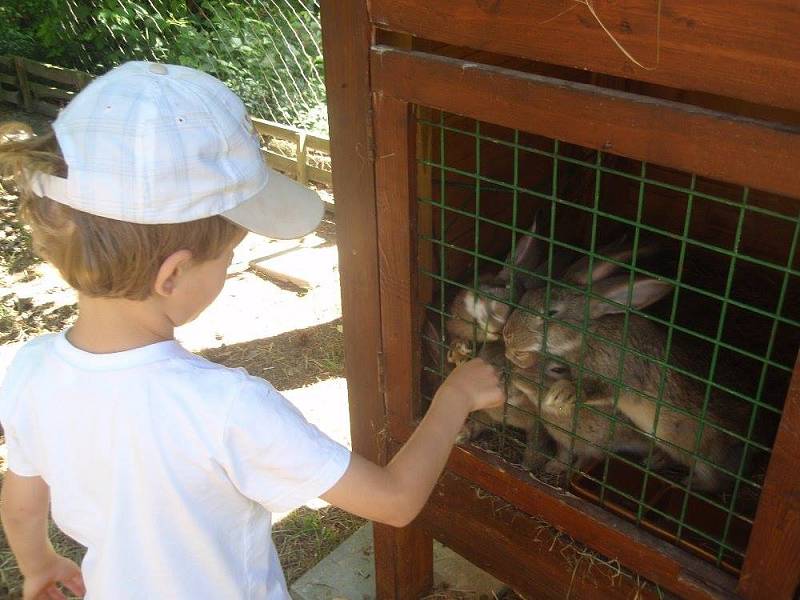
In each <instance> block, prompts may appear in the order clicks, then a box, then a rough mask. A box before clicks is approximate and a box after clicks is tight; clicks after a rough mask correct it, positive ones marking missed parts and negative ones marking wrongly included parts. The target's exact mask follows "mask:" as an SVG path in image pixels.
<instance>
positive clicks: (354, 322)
mask: <svg viewBox="0 0 800 600" xmlns="http://www.w3.org/2000/svg"><path fill="white" fill-rule="evenodd" d="M321 15H322V24H323V27H322V32H323V36H322V37H323V49H324V56H325V81H326V85H327V90H328V111H329V114H330V116H331V119H330V131H331V155H332V156H331V160H332V164H333V167H334V175H333V189H334V194H335V195H336V203H337V207H336V210H337V229H338V232H337V233H338V236H337V237H338V247H339V270H340V277H341V285H342V312H343V328H344V337H345V357H346V360H345V363H346V364H345V368H346V372H347V382H348V396H349V399H350V415H351V423H352V425H351V433H352V439H353V450H355V451H356V452H358V453H359V454H361V455H362V456H365V457H366V458H368V459H370V460H373V461H376V462H382V461H384V460H385V452H384V451H383V446H382V444H381V443H379V435H378V434H379V432H380V431H381V430H382V429H383V424H384V421H385V415H384V408H383V396H382V394H381V391H380V377H379V360H380V355H381V337H380V322H381V320H380V296H379V288H378V253H377V227H376V217H375V201H374V198H375V179H374V170H373V169H374V166H373V165H374V162H373V153H372V131H371V123H370V121H369V116H368V115H370V114H371V111H372V106H371V97H370V91H369V45H370V39H371V27H370V26H369V23H368V18H367V13H366V7H365V5H364V3H363V2H362V1H361V0H323V1H322V2H321ZM341 31H347V32H349V34H348V35H347V36H344V37H343V36H341V35H339V33H338V32H341Z"/></svg>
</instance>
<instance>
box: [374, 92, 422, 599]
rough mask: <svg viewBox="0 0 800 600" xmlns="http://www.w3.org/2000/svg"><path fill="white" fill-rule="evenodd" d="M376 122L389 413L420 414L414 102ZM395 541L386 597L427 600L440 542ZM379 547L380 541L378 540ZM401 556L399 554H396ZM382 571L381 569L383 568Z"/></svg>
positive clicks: (384, 573)
mask: <svg viewBox="0 0 800 600" xmlns="http://www.w3.org/2000/svg"><path fill="white" fill-rule="evenodd" d="M373 110H374V117H373V118H374V123H375V156H376V159H375V184H376V186H375V189H376V197H375V202H376V205H377V223H378V248H379V264H378V267H379V277H380V301H381V313H382V315H385V316H386V318H384V319H382V322H381V337H382V339H383V360H384V365H385V368H384V374H383V375H384V381H383V387H384V395H385V403H386V410H387V413H388V414H389V415H393V414H395V413H397V412H398V411H399V413H400V414H401V415H402V416H403V417H405V419H407V420H408V421H409V422H410V421H411V419H412V417H413V415H412V403H411V398H412V397H413V396H414V394H413V390H414V389H415V381H416V377H414V375H413V374H414V373H416V372H417V369H415V368H413V367H412V369H410V370H404V369H402V367H403V366H405V365H406V364H407V362H408V360H409V358H410V357H411V356H413V352H412V339H413V337H414V336H413V329H414V315H413V313H412V311H413V307H414V304H415V303H414V302H413V299H412V296H411V290H412V289H413V282H412V280H411V273H414V272H415V270H414V269H411V264H412V261H413V253H412V248H413V245H412V240H413V239H414V238H415V233H414V231H415V230H414V227H413V225H412V226H411V227H409V226H408V225H407V224H409V223H411V224H413V223H414V218H413V217H412V216H411V210H412V207H413V206H414V204H415V203H413V202H412V201H411V198H412V196H411V189H412V187H411V176H412V175H411V174H412V173H413V172H414V169H413V165H414V162H415V161H414V156H413V154H412V152H413V149H414V147H415V146H414V141H413V139H414V128H412V127H411V126H410V123H411V120H410V112H409V105H408V103H406V102H402V101H400V100H396V99H394V98H390V97H387V96H382V95H376V96H374V97H373ZM396 536H397V537H396V538H393V539H392V540H391V541H389V542H387V541H383V542H382V543H383V544H385V545H388V547H389V548H390V549H396V552H395V554H394V557H393V558H392V557H391V554H390V553H389V552H387V557H388V558H387V557H385V558H384V559H383V560H387V561H389V562H388V564H385V565H384V566H383V568H381V569H379V570H378V580H377V582H378V589H379V593H378V597H383V598H398V599H399V598H408V599H409V600H410V599H412V598H414V599H416V598H419V597H420V595H422V593H423V592H425V591H426V590H428V589H430V587H431V585H432V584H433V562H432V560H433V540H432V538H431V537H430V535H429V534H427V533H425V532H424V531H423V530H421V529H419V528H418V527H410V528H405V529H404V530H402V531H400V532H398V533H397V534H396ZM376 543H377V542H376ZM393 551H394V550H393ZM377 566H381V565H380V563H379V564H378V565H377Z"/></svg>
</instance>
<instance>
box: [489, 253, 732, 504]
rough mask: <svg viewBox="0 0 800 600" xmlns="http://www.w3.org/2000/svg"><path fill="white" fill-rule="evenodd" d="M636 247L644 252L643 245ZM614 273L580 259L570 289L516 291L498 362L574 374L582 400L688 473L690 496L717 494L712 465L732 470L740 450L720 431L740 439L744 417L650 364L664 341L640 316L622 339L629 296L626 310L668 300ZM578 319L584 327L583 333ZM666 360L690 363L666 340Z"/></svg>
mask: <svg viewBox="0 0 800 600" xmlns="http://www.w3.org/2000/svg"><path fill="white" fill-rule="evenodd" d="M643 250H644V252H645V253H648V252H651V251H652V247H644V248H643ZM606 255H607V256H609V257H611V258H614V259H616V260H617V261H620V262H623V261H626V260H627V259H629V258H630V257H631V255H632V251H631V250H630V249H624V248H623V249H613V248H612V249H610V251H609V249H606ZM617 271H618V268H617V266H616V265H614V264H613V263H611V262H609V261H603V260H596V261H595V262H594V264H593V266H592V268H591V269H590V268H589V261H588V259H582V260H581V261H578V262H577V263H575V265H573V266H572V267H570V268H569V269H568V270H567V272H566V273H565V275H564V278H563V281H564V282H565V283H567V284H569V285H570V286H572V288H577V289H570V288H567V287H564V286H562V285H557V284H553V285H552V286H551V294H550V302H549V303H547V302H546V300H547V298H546V293H545V292H546V290H545V289H544V288H538V289H532V290H530V291H528V292H526V294H525V295H524V296H523V298H522V301H521V305H522V306H523V307H525V310H517V311H515V312H514V313H513V314H512V315H511V316H510V318H509V319H508V322H507V323H506V325H505V328H504V330H503V338H504V341H505V345H506V355H507V357H508V358H509V360H511V361H512V362H513V363H515V364H517V365H519V366H520V367H524V368H531V367H532V365H535V364H537V363H538V361H539V360H546V361H547V362H546V364H545V365H543V372H544V373H545V375H546V376H547V377H548V378H552V379H566V380H569V381H570V382H575V381H577V380H578V378H579V377H580V378H581V381H582V391H583V395H584V398H583V402H584V403H588V404H592V405H598V404H599V405H601V406H602V405H608V406H613V405H614V404H615V403H616V409H617V410H618V411H619V412H620V413H622V414H623V415H625V417H627V418H628V419H630V421H631V422H632V423H633V424H635V425H636V426H637V427H638V428H639V429H640V430H641V431H642V432H644V433H645V434H647V435H650V436H655V440H656V443H657V444H658V445H659V447H660V448H661V449H662V450H663V451H664V452H665V453H666V454H667V455H668V456H669V457H670V458H672V459H673V460H674V461H676V462H678V463H680V464H682V465H685V466H687V467H690V468H693V476H692V478H691V481H687V484H690V485H691V487H692V488H693V489H695V490H701V491H709V492H714V491H719V490H720V489H721V488H722V487H724V485H725V484H726V483H727V477H726V476H725V475H724V474H723V473H722V471H720V470H719V469H717V468H715V466H714V465H719V466H721V467H723V468H725V469H727V470H731V471H735V470H736V469H737V468H738V465H739V462H738V461H739V459H740V457H741V450H742V448H741V444H740V442H739V441H738V440H737V439H736V438H734V437H733V436H730V435H729V434H727V433H725V432H724V431H722V430H721V428H725V429H728V430H732V431H736V432H740V431H741V430H742V428H743V424H744V422H745V420H746V417H747V413H746V411H745V409H744V407H742V406H741V403H736V404H735V405H733V406H731V405H727V404H725V403H723V402H721V401H720V398H719V397H718V394H716V393H715V392H714V391H712V392H711V394H710V398H709V401H708V403H707V405H706V402H705V396H706V394H705V390H704V387H703V386H702V385H700V384H699V383H698V382H696V381H694V380H693V378H691V377H689V376H686V375H683V374H681V373H678V372H677V371H676V370H675V369H673V368H667V369H666V370H665V369H664V367H662V366H660V365H659V364H657V363H656V362H654V361H655V360H665V359H666V358H667V357H665V356H664V351H665V348H666V345H667V338H666V333H665V331H664V330H663V329H662V328H661V327H659V326H658V325H656V324H655V323H653V322H652V321H650V320H649V319H646V318H643V317H640V316H637V315H633V314H628V324H627V333H626V335H623V334H624V333H625V313H626V312H627V309H626V308H625V307H626V306H627V305H628V301H629V299H630V306H631V307H633V308H636V309H643V308H645V307H647V306H649V305H651V304H653V303H655V302H656V301H658V300H660V299H662V298H664V297H665V296H666V295H668V294H669V293H670V291H671V290H672V287H671V285H670V284H668V283H665V282H663V281H660V280H658V279H652V278H641V277H637V278H636V279H634V281H633V284H632V285H631V281H630V277H629V276H628V275H627V274H626V275H618V274H616V273H617ZM590 283H591V292H592V294H593V296H592V297H587V295H586V293H585V289H586V288H587V286H588V285H589V284H590ZM585 315H588V324H587V325H588V327H587V330H586V331H585V334H584V333H583V329H584V318H585ZM545 323H546V327H545ZM545 328H546V334H545ZM601 338H604V339H601ZM623 343H624V348H625V350H624V353H623V350H622V347H623ZM668 358H669V362H670V364H671V365H673V366H674V367H677V368H678V369H681V370H683V371H689V372H692V370H693V369H692V366H693V364H692V363H693V361H694V363H696V362H697V358H696V357H693V355H692V351H691V348H687V347H685V346H684V345H682V344H680V343H677V342H675V340H673V344H672V347H671V350H670V356H669V357H668ZM579 365H580V366H581V368H578V367H579ZM581 371H582V373H581ZM611 381H619V384H620V385H619V386H615V385H614V384H612V383H610V382H611ZM617 388H618V398H615V395H616V394H617ZM568 392H569V393H568ZM570 393H572V394H573V395H574V388H572V392H570V390H569V387H568V386H567V385H566V384H560V385H559V386H558V387H556V388H554V389H553V392H552V394H551V396H553V398H552V400H555V396H558V397H559V398H561V397H562V395H567V396H569V394H570ZM658 398H661V401H657V399H658ZM556 404H558V405H561V404H564V402H563V401H559V402H558V403H556ZM598 417H599V415H598ZM599 418H602V417H599ZM703 421H704V422H705V423H703Z"/></svg>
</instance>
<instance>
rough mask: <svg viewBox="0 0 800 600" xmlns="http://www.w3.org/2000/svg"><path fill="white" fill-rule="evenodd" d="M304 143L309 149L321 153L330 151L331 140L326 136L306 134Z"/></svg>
mask: <svg viewBox="0 0 800 600" xmlns="http://www.w3.org/2000/svg"><path fill="white" fill-rule="evenodd" d="M306 144H307V145H308V149H309V150H316V151H318V152H322V153H323V154H330V153H331V142H330V140H328V138H324V137H320V136H318V135H313V134H308V135H307V136H306Z"/></svg>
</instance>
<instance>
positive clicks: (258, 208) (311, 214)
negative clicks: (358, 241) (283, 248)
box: [222, 171, 325, 240]
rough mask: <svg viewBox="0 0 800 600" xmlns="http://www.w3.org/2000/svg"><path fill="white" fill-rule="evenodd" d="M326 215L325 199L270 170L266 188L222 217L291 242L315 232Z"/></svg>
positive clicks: (254, 231) (262, 233)
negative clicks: (323, 201)
mask: <svg viewBox="0 0 800 600" xmlns="http://www.w3.org/2000/svg"><path fill="white" fill-rule="evenodd" d="M324 213H325V207H324V204H323V203H322V199H321V198H320V197H319V194H317V193H316V192H315V191H314V190H310V189H308V188H307V187H305V186H303V185H300V184H299V183H297V182H296V181H294V180H292V179H289V178H288V177H286V176H285V175H282V174H280V173H277V172H275V171H270V174H269V181H268V182H267V185H266V186H265V187H264V189H262V190H261V191H260V192H258V193H257V194H256V195H255V196H253V197H252V198H250V199H249V200H247V201H246V202H242V203H241V204H239V205H238V206H236V207H234V208H232V209H230V210H227V211H225V212H224V213H222V216H223V217H225V218H226V219H229V220H231V221H233V222H234V223H236V224H237V225H241V226H242V227H244V228H245V229H247V230H249V231H252V232H253V233H258V234H260V235H265V236H267V237H271V238H277V239H281V240H291V239H295V238H300V237H303V236H304V235H307V234H309V233H311V232H312V231H314V230H315V229H316V228H317V226H318V225H319V223H320V221H322V216H323V214H324Z"/></svg>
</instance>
